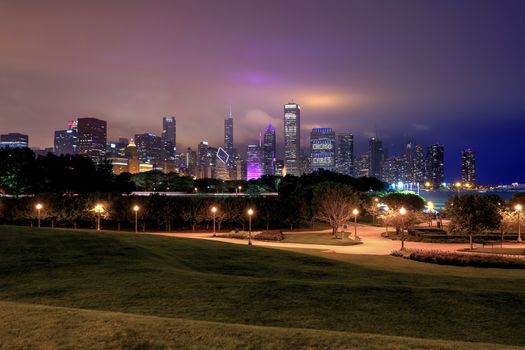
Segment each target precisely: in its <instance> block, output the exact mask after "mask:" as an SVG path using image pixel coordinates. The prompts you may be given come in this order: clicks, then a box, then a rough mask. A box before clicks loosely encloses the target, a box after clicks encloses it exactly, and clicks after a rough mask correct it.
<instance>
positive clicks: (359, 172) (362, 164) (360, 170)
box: [355, 152, 370, 177]
mask: <svg viewBox="0 0 525 350" xmlns="http://www.w3.org/2000/svg"><path fill="white" fill-rule="evenodd" d="M369 171H370V156H369V154H368V152H366V153H364V154H361V155H360V156H359V157H357V158H356V159H355V176H356V177H368V176H370V173H369Z"/></svg>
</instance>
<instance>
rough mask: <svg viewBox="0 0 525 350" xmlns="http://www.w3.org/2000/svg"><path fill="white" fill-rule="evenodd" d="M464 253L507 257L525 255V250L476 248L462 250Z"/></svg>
mask: <svg viewBox="0 0 525 350" xmlns="http://www.w3.org/2000/svg"><path fill="white" fill-rule="evenodd" d="M460 251H462V252H475V253H490V254H506V255H525V248H474V249H461V250H460Z"/></svg>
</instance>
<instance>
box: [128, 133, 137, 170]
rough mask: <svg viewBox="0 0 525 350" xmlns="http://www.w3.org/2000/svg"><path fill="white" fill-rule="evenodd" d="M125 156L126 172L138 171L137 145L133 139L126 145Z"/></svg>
mask: <svg viewBox="0 0 525 350" xmlns="http://www.w3.org/2000/svg"><path fill="white" fill-rule="evenodd" d="M126 158H128V172H130V173H131V174H137V173H138V172H139V171H140V161H139V154H138V152H137V146H136V145H135V143H134V142H133V140H131V141H130V142H129V144H128V146H127V147H126Z"/></svg>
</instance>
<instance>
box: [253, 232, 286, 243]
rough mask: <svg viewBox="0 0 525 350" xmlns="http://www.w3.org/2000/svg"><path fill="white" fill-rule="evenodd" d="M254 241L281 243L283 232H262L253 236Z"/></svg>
mask: <svg viewBox="0 0 525 350" xmlns="http://www.w3.org/2000/svg"><path fill="white" fill-rule="evenodd" d="M254 238H255V239H258V240H261V241H282V240H283V239H284V235H283V232H282V231H280V230H272V231H262V232H261V233H258V234H256V235H255V236H254Z"/></svg>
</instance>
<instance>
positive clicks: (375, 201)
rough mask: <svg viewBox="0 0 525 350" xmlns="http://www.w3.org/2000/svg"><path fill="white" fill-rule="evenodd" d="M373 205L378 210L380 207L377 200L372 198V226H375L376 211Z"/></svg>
mask: <svg viewBox="0 0 525 350" xmlns="http://www.w3.org/2000/svg"><path fill="white" fill-rule="evenodd" d="M374 205H375V206H376V208H377V209H378V210H379V207H380V205H379V198H377V197H374V202H373V203H372V225H375V224H376V216H377V213H376V209H374Z"/></svg>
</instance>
